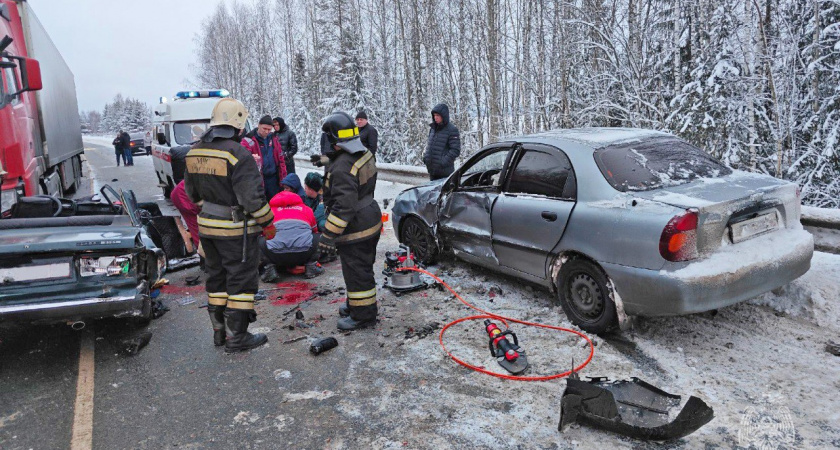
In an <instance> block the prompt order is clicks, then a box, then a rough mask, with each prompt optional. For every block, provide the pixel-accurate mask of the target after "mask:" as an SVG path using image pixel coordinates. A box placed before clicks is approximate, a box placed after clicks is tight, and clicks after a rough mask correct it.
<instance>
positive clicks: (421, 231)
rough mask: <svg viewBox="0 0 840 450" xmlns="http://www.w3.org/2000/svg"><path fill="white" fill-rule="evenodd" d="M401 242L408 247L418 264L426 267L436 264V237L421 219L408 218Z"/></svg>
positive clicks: (404, 224)
mask: <svg viewBox="0 0 840 450" xmlns="http://www.w3.org/2000/svg"><path fill="white" fill-rule="evenodd" d="M400 242H402V243H403V244H405V245H407V246H408V248H410V249H411V251H412V252H413V253H414V257H415V258H416V260H417V261H418V262H421V263H422V264H424V265H429V264H434V262H435V259H437V255H438V249H437V243H436V242H435V238H434V236H432V233H431V232H430V231H429V227H427V226H426V224H424V223H423V222H422V221H421V220H420V219H418V218H416V217H408V218H406V219H405V221H404V222H403V225H402V236H401V239H400Z"/></svg>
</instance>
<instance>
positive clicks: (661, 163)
mask: <svg viewBox="0 0 840 450" xmlns="http://www.w3.org/2000/svg"><path fill="white" fill-rule="evenodd" d="M595 163H596V164H598V168H599V169H600V170H601V173H602V174H603V175H604V178H606V179H607V181H608V182H609V183H610V185H612V187H614V188H615V189H616V190H619V191H621V192H627V191H649V190H652V189H658V188H662V187H670V186H677V185H680V184H685V183H689V182H691V181H693V180H696V179H698V178H719V177H723V176H726V175H729V174H730V173H732V170H731V169H729V168H728V167H726V166H724V165H723V164H721V163H720V162H719V161H717V160H716V159H714V158H712V157H711V156H709V155H707V154H706V153H705V152H703V150H700V149H699V148H697V147H695V146H693V145H691V144H689V143H687V142H684V141H681V140H679V139H677V138H673V137H665V138H657V139H646V140H644V141H634V142H625V143H620V144H615V145H610V146H607V147H604V148H602V149H598V150H596V151H595Z"/></svg>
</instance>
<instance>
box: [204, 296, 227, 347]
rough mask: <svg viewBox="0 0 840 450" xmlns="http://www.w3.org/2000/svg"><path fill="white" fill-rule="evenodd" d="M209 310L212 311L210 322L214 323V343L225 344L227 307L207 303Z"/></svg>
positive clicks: (219, 345)
mask: <svg viewBox="0 0 840 450" xmlns="http://www.w3.org/2000/svg"><path fill="white" fill-rule="evenodd" d="M207 312H209V313H210V323H212V324H213V345H215V346H216V347H221V346H222V345H225V307H224V306H217V305H207Z"/></svg>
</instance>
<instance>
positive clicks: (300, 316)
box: [295, 310, 303, 320]
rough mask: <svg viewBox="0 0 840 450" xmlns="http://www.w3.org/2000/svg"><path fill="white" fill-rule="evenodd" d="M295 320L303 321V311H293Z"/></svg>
mask: <svg viewBox="0 0 840 450" xmlns="http://www.w3.org/2000/svg"><path fill="white" fill-rule="evenodd" d="M295 319H298V320H303V311H301V310H297V311H295Z"/></svg>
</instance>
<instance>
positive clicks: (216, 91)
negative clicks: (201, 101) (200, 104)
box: [175, 89, 230, 100]
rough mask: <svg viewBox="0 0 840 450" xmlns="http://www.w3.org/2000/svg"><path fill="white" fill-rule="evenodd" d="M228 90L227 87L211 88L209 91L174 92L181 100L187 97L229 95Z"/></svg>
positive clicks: (220, 96)
mask: <svg viewBox="0 0 840 450" xmlns="http://www.w3.org/2000/svg"><path fill="white" fill-rule="evenodd" d="M229 96H230V92H228V90H227V89H213V90H210V91H180V92H178V93H177V94H175V97H176V98H180V99H182V100H184V99H188V98H213V97H215V98H223V97H229Z"/></svg>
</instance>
